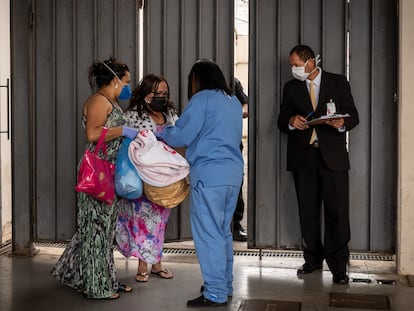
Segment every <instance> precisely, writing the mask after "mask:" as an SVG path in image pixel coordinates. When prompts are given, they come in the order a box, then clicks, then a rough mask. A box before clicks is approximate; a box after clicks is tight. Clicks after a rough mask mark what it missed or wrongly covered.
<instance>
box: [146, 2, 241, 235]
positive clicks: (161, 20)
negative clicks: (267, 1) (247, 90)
mask: <svg viewBox="0 0 414 311" xmlns="http://www.w3.org/2000/svg"><path fill="white" fill-rule="evenodd" d="M233 16H234V8H233V1H219V0H168V1H167V0H151V1H148V2H146V5H145V8H144V23H145V29H144V51H145V53H144V66H143V67H144V75H145V74H148V73H152V72H154V73H158V74H162V75H163V76H165V77H166V79H167V81H168V82H169V84H170V89H171V94H172V100H173V101H174V102H175V103H176V104H177V106H178V108H179V110H182V109H184V107H185V105H186V103H187V101H188V100H187V85H188V81H187V76H188V73H189V72H190V69H191V67H192V65H193V64H194V62H195V61H196V60H197V59H200V58H208V59H214V60H215V61H216V62H217V63H218V65H219V66H220V67H221V69H222V70H223V72H224V74H225V76H226V78H227V79H228V81H230V80H229V79H230V78H231V77H232V76H233V67H234V62H233V49H234V42H233V31H234V18H233ZM188 203H189V202H188V200H186V201H185V202H184V203H183V204H181V206H180V207H179V208H178V209H174V211H173V213H172V214H171V216H170V219H169V222H168V229H167V234H166V238H167V239H169V240H173V239H186V238H190V237H191V229H190V224H189V210H188V208H189V206H188Z"/></svg>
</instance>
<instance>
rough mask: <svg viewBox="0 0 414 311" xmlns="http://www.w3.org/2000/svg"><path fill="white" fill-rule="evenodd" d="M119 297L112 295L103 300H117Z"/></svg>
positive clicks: (115, 294) (116, 294)
mask: <svg viewBox="0 0 414 311" xmlns="http://www.w3.org/2000/svg"><path fill="white" fill-rule="evenodd" d="M119 296H120V295H119V294H118V293H114V294H112V296H109V297H106V298H104V299H107V300H112V299H118V298H119Z"/></svg>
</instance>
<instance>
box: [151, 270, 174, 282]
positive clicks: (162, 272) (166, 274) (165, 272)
mask: <svg viewBox="0 0 414 311" xmlns="http://www.w3.org/2000/svg"><path fill="white" fill-rule="evenodd" d="M151 274H156V275H158V276H159V277H160V278H162V279H167V280H168V279H172V278H173V277H174V276H173V275H172V273H171V272H170V270H168V269H167V268H164V269H162V270H160V271H157V272H156V271H152V270H151Z"/></svg>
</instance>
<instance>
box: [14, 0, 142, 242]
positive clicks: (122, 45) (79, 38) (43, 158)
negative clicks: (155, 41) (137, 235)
mask: <svg viewBox="0 0 414 311" xmlns="http://www.w3.org/2000/svg"><path fill="white" fill-rule="evenodd" d="M31 4H32V7H33V12H34V14H33V19H29V17H30V14H29V13H30V6H29V5H27V4H26V6H24V4H19V5H17V4H16V3H14V5H13V6H14V10H13V20H20V19H22V18H24V19H25V23H20V24H19V27H23V28H24V29H26V31H27V33H25V34H24V35H25V36H26V40H21V41H16V40H15V41H14V46H13V51H14V55H16V56H19V55H18V54H19V53H20V54H21V53H22V52H18V51H27V53H28V56H27V57H19V58H18V59H19V60H17V58H14V60H13V72H14V73H18V74H24V78H25V79H27V77H31V76H32V75H33V78H34V79H33V80H28V81H29V82H28V86H27V87H28V88H29V89H30V90H33V98H31V97H29V96H28V95H30V93H31V92H29V91H27V92H26V93H25V94H26V98H29V102H30V103H29V105H28V104H27V103H25V102H24V100H22V99H21V98H19V95H18V94H13V97H14V110H15V111H20V110H19V107H22V106H23V107H24V108H25V109H26V110H28V108H27V107H29V108H30V107H33V114H32V119H29V120H28V121H27V122H22V118H23V120H24V114H21V111H20V112H19V113H20V114H19V115H17V116H18V119H15V120H14V121H15V122H14V124H19V125H20V127H21V124H25V125H27V127H24V128H19V129H17V130H16V129H14V132H16V133H19V134H18V135H17V136H16V138H15V139H17V140H19V139H20V138H19V135H20V133H22V134H24V136H23V137H25V139H28V140H29V142H28V143H22V142H21V143H19V145H20V146H19V149H17V150H16V152H15V154H14V161H16V160H20V161H19V162H21V163H22V165H21V166H20V165H19V166H16V167H15V172H14V180H15V181H14V184H13V188H14V189H23V188H22V187H21V185H20V184H19V183H21V182H22V179H21V178H20V176H21V175H22V174H23V173H24V172H26V173H28V174H29V176H30V178H32V179H30V178H26V179H25V180H27V181H28V182H30V185H31V186H32V189H33V192H30V193H28V195H29V196H30V204H27V203H26V208H27V209H29V210H30V211H33V218H32V219H33V220H34V226H35V228H34V238H35V239H48V240H65V239H68V238H70V237H71V235H72V234H73V232H74V230H75V227H76V193H75V191H74V185H75V181H76V167H77V164H78V161H79V159H80V157H81V155H82V153H83V146H84V141H85V134H84V130H83V128H82V125H81V118H82V116H81V114H82V106H83V103H84V101H85V100H86V99H87V97H88V96H89V95H90V94H91V89H90V87H89V82H88V76H87V75H88V68H89V66H90V65H91V64H92V63H93V61H95V60H103V59H107V58H108V57H109V56H111V55H112V56H115V57H116V58H118V59H121V60H122V61H125V62H126V63H127V64H128V66H129V67H130V69H131V74H132V75H131V76H132V79H131V80H132V81H131V84H132V85H134V84H135V83H136V79H135V71H138V70H137V69H138V68H137V67H138V55H139V54H138V51H137V38H138V35H137V25H138V22H137V16H138V15H137V10H136V2H135V1H134V0H128V1H122V3H121V2H119V1H116V0H113V1H96V0H95V1H88V0H78V1H69V0H64V1H57V0H44V1H31ZM31 21H32V28H30V27H31V25H29V22H31ZM29 30H32V32H31V33H30V32H29ZM16 34H17V35H18V32H16ZM14 38H17V37H16V35H15V36H14ZM27 42H33V49H32V50H30V49H28V48H27V47H26V46H25V43H27ZM31 56H33V66H29V65H27V64H25V63H24V62H23V61H21V59H30V57H31ZM16 81H17V84H15V86H16V87H19V89H20V90H24V88H25V86H24V85H23V82H21V83H20V84H19V77H18V78H17V80H16ZM26 100H27V99H26ZM28 111H30V109H29V110H28ZM14 118H16V115H14ZM29 118H30V116H29ZM22 146H28V147H29V148H30V150H31V151H33V153H31V152H26V153H25V154H24V155H22V154H21V150H24V148H23V147H22ZM19 157H22V159H19ZM24 160H26V161H27V162H28V163H29V165H32V164H33V170H31V169H30V168H29V169H27V168H26V170H25V171H24V172H23V171H22V170H23V169H25V166H24V163H25V162H24ZM24 189H30V187H25V188H24ZM15 195H16V194H14V196H15ZM23 198H24V196H23V195H22V199H23ZM14 201H15V202H20V196H19V199H18V200H16V199H15V200H14ZM23 202H24V201H23ZM14 210H15V211H16V210H17V211H19V210H20V207H19V205H18V204H17V207H15V208H14ZM27 214H29V216H30V217H32V216H31V212H30V213H26V214H24V213H21V215H19V216H20V217H21V218H22V219H24V216H25V215H27ZM15 223H17V224H19V223H20V219H16V220H15Z"/></svg>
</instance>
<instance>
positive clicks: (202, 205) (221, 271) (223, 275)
mask: <svg viewBox="0 0 414 311" xmlns="http://www.w3.org/2000/svg"><path fill="white" fill-rule="evenodd" d="M239 190H240V189H239V187H235V186H214V187H205V186H204V185H203V183H202V182H198V183H197V185H195V186H194V187H193V188H192V190H191V206H190V221H191V232H192V234H193V239H194V245H195V248H196V252H197V257H198V262H199V263H200V268H201V274H202V276H203V279H204V284H203V285H204V288H205V289H204V292H203V295H204V297H205V298H207V299H209V300H211V301H215V302H219V303H222V302H226V301H227V298H228V296H231V295H233V284H232V283H233V237H232V234H231V231H230V225H231V221H232V218H233V213H234V209H235V208H236V202H237V197H238V195H239Z"/></svg>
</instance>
